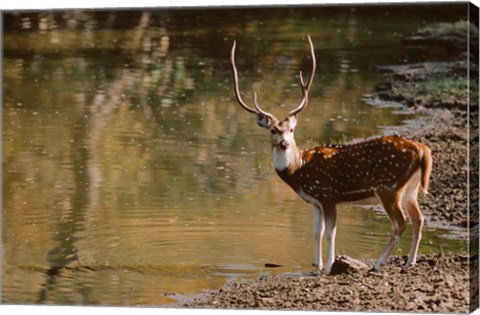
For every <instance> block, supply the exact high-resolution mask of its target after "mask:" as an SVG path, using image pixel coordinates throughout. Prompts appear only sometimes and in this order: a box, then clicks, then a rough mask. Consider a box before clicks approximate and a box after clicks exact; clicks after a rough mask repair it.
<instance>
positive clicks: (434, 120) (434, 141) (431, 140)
mask: <svg viewBox="0 0 480 315" xmlns="http://www.w3.org/2000/svg"><path fill="white" fill-rule="evenodd" d="M432 69H436V71H437V72H435V71H433V70H432ZM465 69H467V66H466V62H465V61H458V60H456V61H448V62H441V63H440V62H438V63H436V64H434V63H423V64H415V65H402V66H384V67H379V70H380V71H386V72H390V73H391V74H392V75H391V81H390V82H387V83H382V84H379V85H378V86H377V89H376V90H377V91H376V93H375V94H374V95H372V96H370V98H371V101H373V102H375V101H378V100H383V101H385V100H388V101H397V102H403V103H404V104H406V105H407V107H406V110H409V111H416V112H417V113H418V114H421V117H419V118H418V119H415V120H412V121H407V122H405V124H404V125H401V126H392V127H388V128H386V129H385V130H383V132H384V133H385V134H392V133H396V134H402V135H404V136H407V137H409V138H412V139H414V140H417V141H420V142H422V143H424V144H426V145H428V146H429V147H430V148H431V149H432V156H433V159H434V167H433V170H432V177H431V186H430V194H429V195H427V196H421V197H420V198H419V199H420V200H419V201H420V207H421V209H422V212H423V213H424V214H425V216H426V219H427V220H426V226H433V227H447V228H452V227H456V228H458V229H463V231H465V233H464V235H465V237H466V236H467V235H468V228H470V229H471V231H476V233H477V235H478V213H472V214H469V213H468V212H467V209H468V206H469V202H468V200H467V198H468V194H467V190H468V187H467V176H468V167H469V165H468V163H467V162H468V154H469V151H468V143H469V141H473V142H474V143H475V142H476V143H478V134H477V135H472V134H469V132H468V130H467V128H466V127H467V123H468V117H467V115H468V112H467V106H468V103H469V101H471V100H468V99H465V98H458V97H457V98H449V99H447V100H445V101H443V100H442V101H438V100H434V99H431V98H429V97H424V96H422V95H420V97H419V96H418V95H412V94H410V93H399V92H398V90H397V89H396V87H398V86H402V85H404V84H406V82H407V83H408V82H415V81H418V80H424V79H425V78H428V77H429V76H434V77H438V76H439V75H445V76H447V77H448V76H457V75H458V73H459V71H460V72H461V71H463V70H465ZM477 69H478V65H477ZM439 70H440V71H441V73H440V74H439V73H438V71H439ZM473 106H476V109H475V110H474V111H470V115H471V116H473V117H470V118H471V119H470V121H469V123H470V125H471V127H473V128H476V129H477V130H478V102H476V103H475V102H474V103H473ZM472 118H473V119H472ZM477 148H478V147H477ZM477 151H478V149H477ZM471 194H472V196H471V197H473V198H476V199H477V200H478V197H476V196H478V187H477V188H476V189H474V190H473V191H472V192H471ZM477 259H478V257H477ZM405 261H406V257H391V258H390V259H389V261H388V263H387V264H386V265H385V267H384V269H383V270H382V272H372V271H369V270H357V271H354V272H348V273H342V274H338V275H326V274H324V273H320V272H318V271H311V272H306V273H302V274H293V275H292V274H282V275H277V276H259V277H257V278H256V279H253V280H242V281H235V282H232V283H229V284H227V285H226V286H225V287H224V288H222V289H220V290H218V291H214V292H210V293H206V294H202V295H199V296H196V297H191V298H188V299H186V300H184V301H183V302H180V303H178V304H177V305H176V306H175V307H188V308H224V309H231V308H235V309H245V308H246V309H270V310H271V309H288V310H322V311H326V310H336V311H342V310H343V311H383V312H388V311H397V312H412V311H413V312H455V313H467V312H469V311H471V307H472V305H475V303H474V304H472V305H470V306H469V304H468V301H469V298H473V297H475V298H476V300H475V301H476V304H478V283H477V285H476V286H474V287H470V284H471V283H472V284H473V283H474V282H470V280H469V279H470V276H469V272H471V271H470V268H471V267H472V266H473V265H470V266H469V257H468V255H467V254H466V253H465V254H446V255H444V254H434V255H420V256H419V258H418V264H417V265H416V266H414V267H413V268H410V269H404V268H403V267H402V266H403V264H404V262H405ZM473 262H475V260H472V263H473ZM366 263H368V264H369V265H370V266H371V265H373V261H372V262H366ZM477 276H478V275H477Z"/></svg>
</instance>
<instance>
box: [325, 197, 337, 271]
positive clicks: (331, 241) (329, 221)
mask: <svg viewBox="0 0 480 315" xmlns="http://www.w3.org/2000/svg"><path fill="white" fill-rule="evenodd" d="M323 212H324V214H323V215H324V217H325V228H326V234H327V249H328V260H327V266H326V267H325V271H326V272H327V273H330V271H331V270H332V265H333V263H334V262H335V236H336V234H337V209H336V207H335V205H329V206H326V205H325V206H324V209H323Z"/></svg>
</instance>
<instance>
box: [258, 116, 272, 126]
mask: <svg viewBox="0 0 480 315" xmlns="http://www.w3.org/2000/svg"><path fill="white" fill-rule="evenodd" d="M272 123H273V121H272V119H271V118H270V117H267V116H264V115H260V114H257V125H259V126H260V127H262V128H265V129H268V128H270V126H271V125H272Z"/></svg>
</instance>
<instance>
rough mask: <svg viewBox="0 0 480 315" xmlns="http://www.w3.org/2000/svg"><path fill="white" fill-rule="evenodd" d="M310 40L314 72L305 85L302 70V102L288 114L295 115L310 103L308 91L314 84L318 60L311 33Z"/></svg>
mask: <svg viewBox="0 0 480 315" xmlns="http://www.w3.org/2000/svg"><path fill="white" fill-rule="evenodd" d="M308 42H309V43H310V54H311V55H312V73H311V74H310V78H309V79H308V83H307V85H305V83H304V81H303V75H302V71H300V87H301V88H302V100H301V101H300V104H299V105H298V106H297V108H295V109H294V110H292V111H291V112H289V113H288V115H287V116H293V115H296V114H298V113H300V112H301V111H302V110H303V109H304V108H305V107H306V106H307V103H308V92H309V91H310V87H311V86H312V82H313V77H314V75H315V69H316V68H317V61H316V60H315V50H314V48H313V43H312V39H311V38H310V35H308Z"/></svg>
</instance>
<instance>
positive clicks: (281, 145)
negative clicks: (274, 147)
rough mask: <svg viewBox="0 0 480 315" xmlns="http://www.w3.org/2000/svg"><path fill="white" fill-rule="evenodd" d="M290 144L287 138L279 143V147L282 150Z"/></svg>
mask: <svg viewBox="0 0 480 315" xmlns="http://www.w3.org/2000/svg"><path fill="white" fill-rule="evenodd" d="M288 146H289V144H288V142H287V141H286V140H282V141H280V142H279V143H278V147H279V148H280V149H282V150H286V149H287V148H288Z"/></svg>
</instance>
